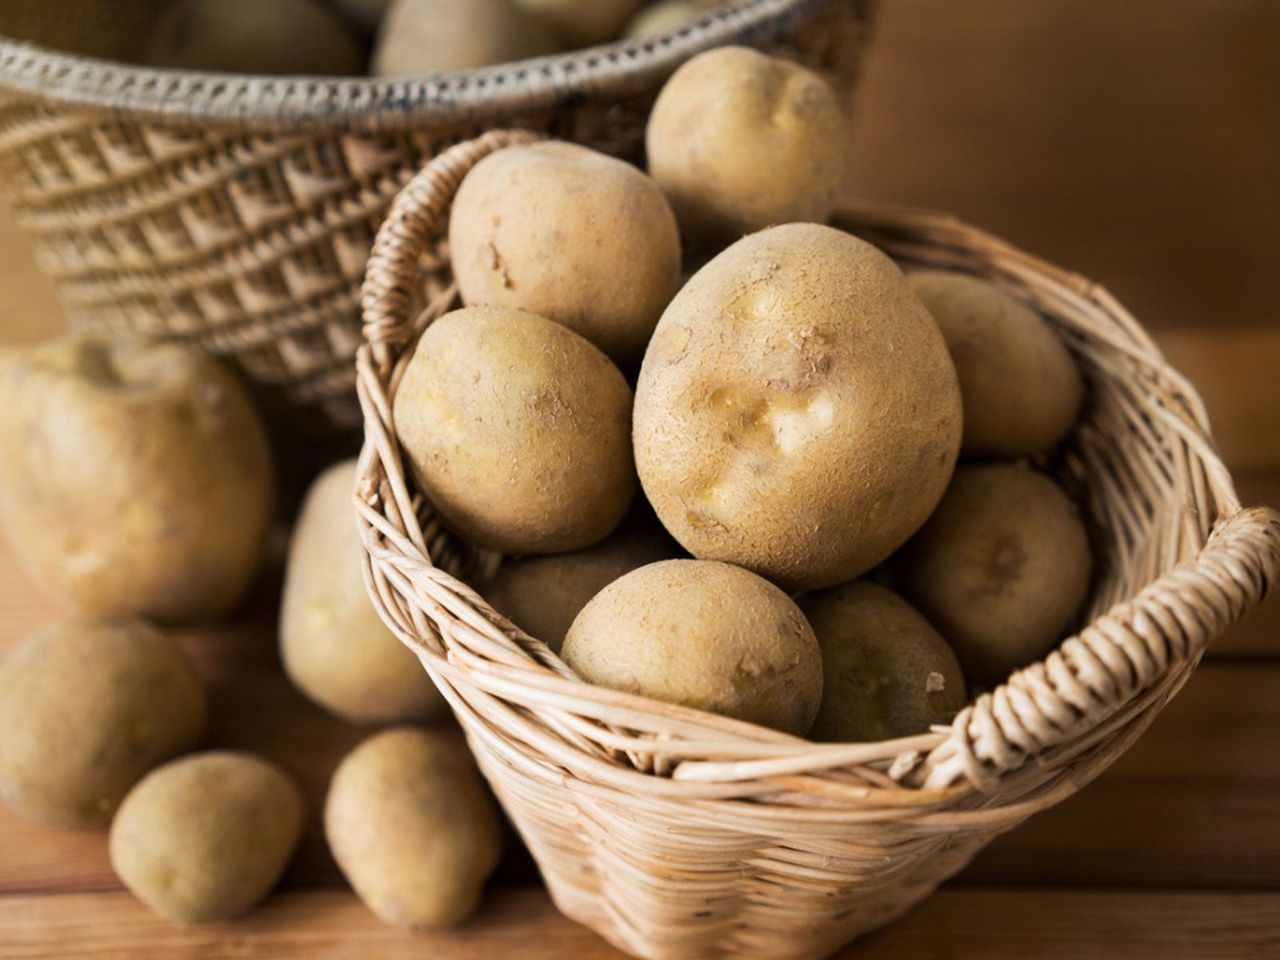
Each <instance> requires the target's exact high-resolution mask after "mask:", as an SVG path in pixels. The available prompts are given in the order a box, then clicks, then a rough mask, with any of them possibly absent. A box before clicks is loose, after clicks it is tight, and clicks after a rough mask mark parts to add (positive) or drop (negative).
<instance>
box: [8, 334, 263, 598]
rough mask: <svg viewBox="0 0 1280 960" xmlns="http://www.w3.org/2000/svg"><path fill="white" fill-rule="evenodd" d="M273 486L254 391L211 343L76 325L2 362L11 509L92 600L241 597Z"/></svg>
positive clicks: (33, 568)
mask: <svg viewBox="0 0 1280 960" xmlns="http://www.w3.org/2000/svg"><path fill="white" fill-rule="evenodd" d="M272 486H273V475H272V468H271V457H270V453H269V451H268V448H267V439H266V436H265V434H264V432H263V429H262V425H261V424H260V423H259V421H258V417H257V415H256V413H255V412H254V410H253V407H252V406H251V405H250V403H249V399H248V397H247V396H246V395H245V392H244V390H243V388H242V387H241V386H240V384H239V382H237V381H236V380H235V378H233V377H232V376H231V375H230V374H229V373H228V372H227V371H226V370H224V369H223V368H222V367H221V366H220V365H219V364H218V363H217V362H216V361H214V360H212V359H210V358H209V357H207V356H205V355H204V354H201V353H197V352H195V351H193V350H189V349H187V348H185V347H180V346H177V345H174V344H159V343H152V342H150V341H147V340H141V339H133V338H128V339H121V340H114V341H107V340H100V339H95V338H91V337H87V336H73V337H69V338H66V339H64V340H59V341H55V342H51V343H48V344H45V345H42V346H40V347H37V348H34V349H33V350H31V351H29V352H27V353H25V354H23V355H21V356H19V357H17V358H16V359H14V360H12V361H11V362H9V363H6V364H5V365H4V366H3V367H2V368H0V520H2V521H3V524H4V527H5V529H6V530H7V532H8V534H9V538H10V541H11V543H12V545H13V551H14V554H15V556H16V557H17V558H18V561H19V562H20V563H21V565H22V567H23V568H24V569H25V570H26V572H27V573H28V574H29V575H30V576H31V578H32V580H34V581H35V582H36V583H38V584H41V585H43V586H45V587H47V588H48V589H49V590H50V591H51V593H52V595H53V596H55V597H57V598H59V599H61V600H64V601H66V602H68V603H69V604H70V605H71V606H73V607H75V608H76V609H77V610H78V611H79V612H81V613H83V614H86V615H89V616H98V617H113V616H130V615H137V616H143V617H150V618H153V619H157V620H163V621H175V620H194V619H200V618H205V617H212V616H216V615H219V614H222V613H226V612H227V611H228V610H230V609H232V608H233V607H234V606H235V605H236V604H237V603H238V602H239V601H240V599H241V598H242V596H243V595H244V593H245V591H246V589H247V588H248V586H249V584H250V581H251V579H252V577H253V574H254V572H255V570H256V568H257V563H258V556H259V553H260V552H261V549H262V545H263V541H264V539H265V536H266V533H267V527H268V524H269V522H270V519H271V503H272Z"/></svg>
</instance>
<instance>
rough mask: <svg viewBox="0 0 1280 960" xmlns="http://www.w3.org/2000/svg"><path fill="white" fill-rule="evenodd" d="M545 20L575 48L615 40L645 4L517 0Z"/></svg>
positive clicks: (637, 0) (638, 1) (631, 1)
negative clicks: (553, 25)
mask: <svg viewBox="0 0 1280 960" xmlns="http://www.w3.org/2000/svg"><path fill="white" fill-rule="evenodd" d="M513 2H515V3H517V4H519V5H520V6H521V7H523V8H524V9H526V10H528V11H530V12H531V13H535V14H538V15H539V16H544V17H546V18H547V19H548V20H550V21H551V22H552V23H554V24H555V25H556V27H557V29H559V31H560V33H561V34H562V35H563V36H564V37H565V39H567V40H568V41H569V42H570V43H571V44H572V45H573V46H575V47H589V46H591V45H592V44H596V43H604V42H605V41H606V40H613V39H614V38H616V37H617V36H618V34H619V33H620V32H621V31H622V27H623V25H624V24H625V23H626V22H627V20H628V19H629V18H630V17H631V15H632V14H633V13H635V12H636V10H638V9H639V8H640V6H641V5H642V4H643V3H644V0H513Z"/></svg>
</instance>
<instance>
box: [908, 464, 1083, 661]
mask: <svg viewBox="0 0 1280 960" xmlns="http://www.w3.org/2000/svg"><path fill="white" fill-rule="evenodd" d="M899 566H900V572H901V575H902V581H903V586H904V588H905V592H906V593H907V595H908V596H909V597H910V598H911V599H912V600H914V601H915V603H916V606H918V607H919V608H920V610H921V611H922V612H923V613H924V614H925V615H926V616H927V617H928V618H929V620H930V621H931V622H932V623H933V624H934V625H935V626H936V627H937V628H938V629H939V630H941V631H942V634H943V636H945V637H946V638H947V640H948V641H949V642H950V643H951V645H952V647H954V648H955V651H956V655H957V656H958V657H959V658H960V663H961V665H962V666H963V667H964V672H965V676H967V677H968V678H969V679H970V680H973V681H976V682H978V683H983V684H992V685H993V684H996V683H999V682H1000V681H1002V680H1004V679H1005V678H1006V677H1007V676H1008V675H1009V673H1010V672H1011V671H1013V670H1015V669H1017V668H1018V667H1024V666H1026V665H1027V664H1029V663H1032V662H1034V661H1035V660H1038V659H1039V658H1041V657H1043V656H1044V655H1045V654H1047V653H1048V652H1049V651H1050V649H1052V648H1053V647H1054V646H1055V645H1056V644H1057V643H1058V641H1060V640H1062V639H1064V633H1065V631H1066V630H1067V629H1068V627H1069V626H1070V625H1071V621H1072V619H1073V618H1074V617H1075V616H1076V614H1077V613H1078V612H1079V610H1080V607H1081V605H1082V604H1083V603H1084V601H1085V598H1086V597H1087V595H1088V592H1089V577H1090V573H1091V570H1092V559H1091V557H1090V553H1089V538H1088V534H1087V533H1086V531H1085V527H1084V523H1083V521H1082V520H1081V519H1080V514H1079V512H1078V511H1077V510H1076V507H1075V505H1074V504H1073V503H1072V502H1071V501H1070V500H1069V499H1068V498H1067V495H1066V494H1065V493H1063V491H1062V489H1061V488H1060V487H1059V486H1058V485H1057V484H1056V483H1054V482H1053V481H1052V480H1050V479H1049V478H1048V477H1046V476H1045V475H1044V474H1042V473H1039V472H1037V471H1035V470H1032V469H1030V468H1027V467H1023V466H1020V465H1017V464H1006V463H997V464H985V465H981V466H966V467H961V468H960V469H959V470H957V471H956V475H955V479H954V480H953V481H952V483H951V487H950V489H948V490H947V495H946V496H945V497H943V499H942V503H941V504H939V505H938V510H937V513H935V514H934V515H933V516H932V517H931V518H930V519H929V522H928V523H927V524H925V525H924V528H923V529H921V531H920V532H919V533H918V534H917V535H916V536H915V537H914V538H912V540H911V542H910V543H909V544H907V547H906V548H905V549H904V550H903V552H902V555H901V561H900V564H899Z"/></svg>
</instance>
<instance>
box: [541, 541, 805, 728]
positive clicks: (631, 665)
mask: <svg viewBox="0 0 1280 960" xmlns="http://www.w3.org/2000/svg"><path fill="white" fill-rule="evenodd" d="M561 656H562V657H563V658H564V661H565V663H567V664H568V665H569V666H570V667H572V668H573V669H574V670H576V671H577V673H578V674H579V676H581V677H582V678H583V679H584V680H586V681H588V682H589V683H595V684H599V685H600V686H603V687H610V688H612V689H614V690H624V691H626V692H628V693H635V694H640V695H641V696H646V697H652V698H653V699H655V700H664V701H666V702H668V703H675V704H681V705H683V706H686V707H694V708H696V709H698V710H707V711H710V712H711V713H719V714H723V715H724V716H727V717H735V718H737V719H739V720H746V721H748V722H751V723H758V724H761V725H762V726H766V727H773V728H775V729H778V730H782V731H785V732H787V733H795V734H803V733H805V732H806V731H807V730H808V729H809V727H810V725H811V724H812V723H813V718H814V717H815V716H816V715H817V712H818V704H819V701H820V700H821V698H822V654H821V652H820V651H819V650H818V643H817V641H816V640H815V639H814V636H813V629H812V628H811V627H810V626H809V624H808V622H807V621H806V620H805V618H804V615H803V614H802V613H801V612H800V609H799V608H798V607H797V606H796V605H795V603H793V602H792V600H791V598H790V597H788V596H787V595H786V594H785V593H783V592H782V591H781V590H779V589H778V588H777V587H775V586H774V585H773V584H771V583H769V582H768V581H767V580H764V579H762V578H761V577H758V576H756V575H755V574H753V573H751V572H750V571H747V570H743V569H742V568H741V567H735V566H731V565H730V564H727V563H717V562H715V561H711V560H664V561H662V562H660V563H651V564H649V565H648V566H646V567H641V568H640V569H638V570H633V571H632V572H631V573H628V574H626V575H625V576H623V577H620V578H619V579H617V580H615V581H614V582H613V583H611V584H609V586H607V587H605V588H604V589H603V590H602V591H600V593H598V594H597V595H596V596H595V597H594V598H593V599H592V600H591V602H590V603H588V604H587V605H586V606H585V607H584V608H583V609H582V612H581V613H579V614H578V616H577V618H576V619H575V620H574V621H573V625H572V626H571V627H570V628H569V633H568V635H567V636H566V637H565V640H564V649H563V651H562V652H561Z"/></svg>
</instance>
